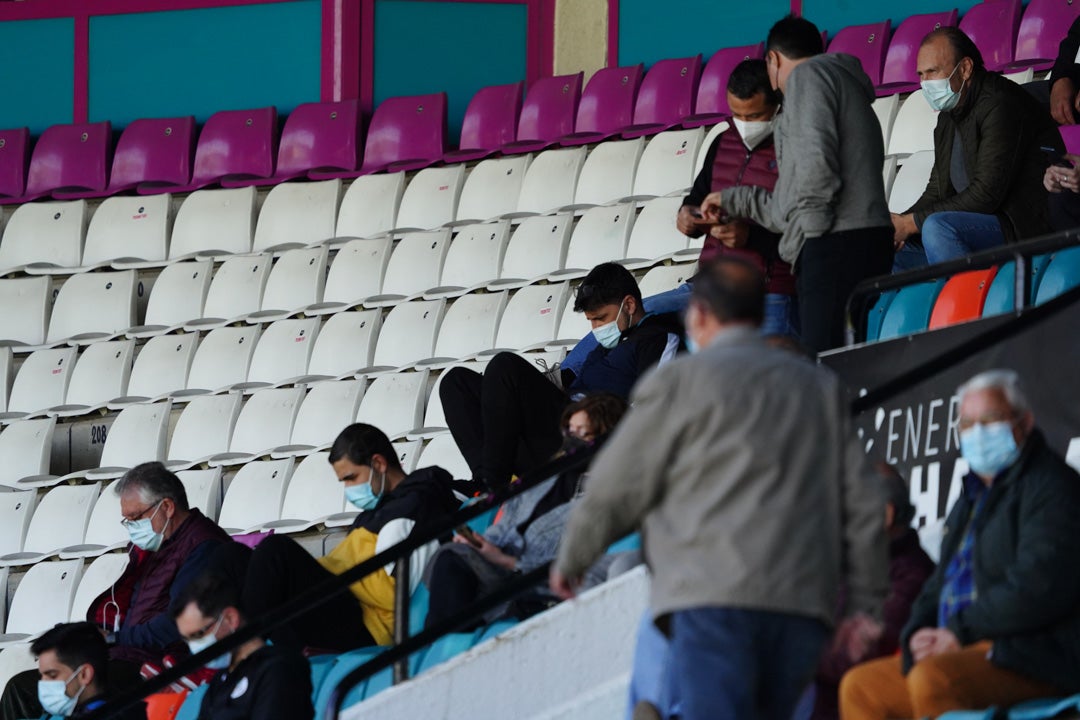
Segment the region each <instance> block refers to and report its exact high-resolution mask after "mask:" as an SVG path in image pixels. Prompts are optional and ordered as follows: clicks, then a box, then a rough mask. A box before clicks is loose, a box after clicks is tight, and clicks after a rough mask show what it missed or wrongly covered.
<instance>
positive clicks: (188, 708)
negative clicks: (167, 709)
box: [174, 685, 209, 720]
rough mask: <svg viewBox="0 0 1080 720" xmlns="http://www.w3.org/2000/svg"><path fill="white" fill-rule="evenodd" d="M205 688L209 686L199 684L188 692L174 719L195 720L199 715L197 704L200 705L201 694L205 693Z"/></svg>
mask: <svg viewBox="0 0 1080 720" xmlns="http://www.w3.org/2000/svg"><path fill="white" fill-rule="evenodd" d="M207 688H209V685H200V686H199V687H197V688H195V689H194V690H192V691H191V692H189V693H188V696H187V699H186V700H184V704H183V705H181V706H180V712H178V713H176V718H175V719H174V720H197V719H198V717H199V706H200V705H202V699H203V695H206V690H207Z"/></svg>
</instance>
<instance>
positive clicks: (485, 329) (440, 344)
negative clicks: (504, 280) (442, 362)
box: [434, 292, 509, 360]
mask: <svg viewBox="0 0 1080 720" xmlns="http://www.w3.org/2000/svg"><path fill="white" fill-rule="evenodd" d="M508 300H509V297H508V295H507V293H506V292H501V293H485V294H480V293H475V294H472V295H463V296H462V297H460V298H458V299H457V300H455V301H454V304H453V305H451V306H450V309H449V310H447V311H446V315H445V317H443V320H442V326H441V327H440V328H439V338H438V340H437V341H436V342H435V353H434V356H435V357H439V358H454V359H455V360H456V359H458V358H464V357H467V356H469V355H473V354H475V353H478V352H482V351H484V350H490V349H491V348H492V347H494V345H495V332H496V331H497V330H498V329H499V320H500V319H501V318H502V314H503V310H505V309H506V303H507V301H508Z"/></svg>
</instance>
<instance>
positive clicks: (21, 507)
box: [0, 490, 38, 627]
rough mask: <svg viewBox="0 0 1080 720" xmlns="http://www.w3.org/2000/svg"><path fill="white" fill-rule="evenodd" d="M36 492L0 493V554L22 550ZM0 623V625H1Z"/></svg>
mask: <svg viewBox="0 0 1080 720" xmlns="http://www.w3.org/2000/svg"><path fill="white" fill-rule="evenodd" d="M37 499H38V495H37V492H36V491H34V490H25V491H22V492H3V493H0V555H7V554H9V553H17V552H22V549H23V540H25V539H26V531H27V529H28V528H29V527H30V518H31V517H32V516H33V514H34V508H36V507H37ZM4 591H5V594H4V600H5V601H6V600H7V587H6V586H4ZM2 626H3V625H2V623H0V627H2Z"/></svg>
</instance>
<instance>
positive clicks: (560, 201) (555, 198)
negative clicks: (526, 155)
mask: <svg viewBox="0 0 1080 720" xmlns="http://www.w3.org/2000/svg"><path fill="white" fill-rule="evenodd" d="M601 72H603V71H601ZM586 156H587V150H586V148H584V147H572V148H560V149H558V150H545V151H544V152H542V153H540V154H539V155H537V156H536V157H535V158H533V161H532V164H531V165H529V169H528V171H527V172H526V173H525V180H524V181H522V183H521V194H520V195H519V196H518V205H517V209H518V212H530V213H546V212H551V211H554V210H558V209H559V208H561V207H565V206H566V205H570V204H572V203H573V202H574V194H575V192H576V191H577V182H578V176H579V175H581V168H582V166H583V165H584V164H585V158H586Z"/></svg>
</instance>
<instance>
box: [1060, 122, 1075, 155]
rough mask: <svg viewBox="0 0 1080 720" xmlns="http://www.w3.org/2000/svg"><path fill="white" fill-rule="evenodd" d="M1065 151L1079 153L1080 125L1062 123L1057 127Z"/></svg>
mask: <svg viewBox="0 0 1080 720" xmlns="http://www.w3.org/2000/svg"><path fill="white" fill-rule="evenodd" d="M1058 132H1060V133H1061V141H1062V142H1063V143H1064V144H1065V152H1067V153H1072V154H1073V155H1080V125H1062V126H1061V127H1059V128H1058Z"/></svg>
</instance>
